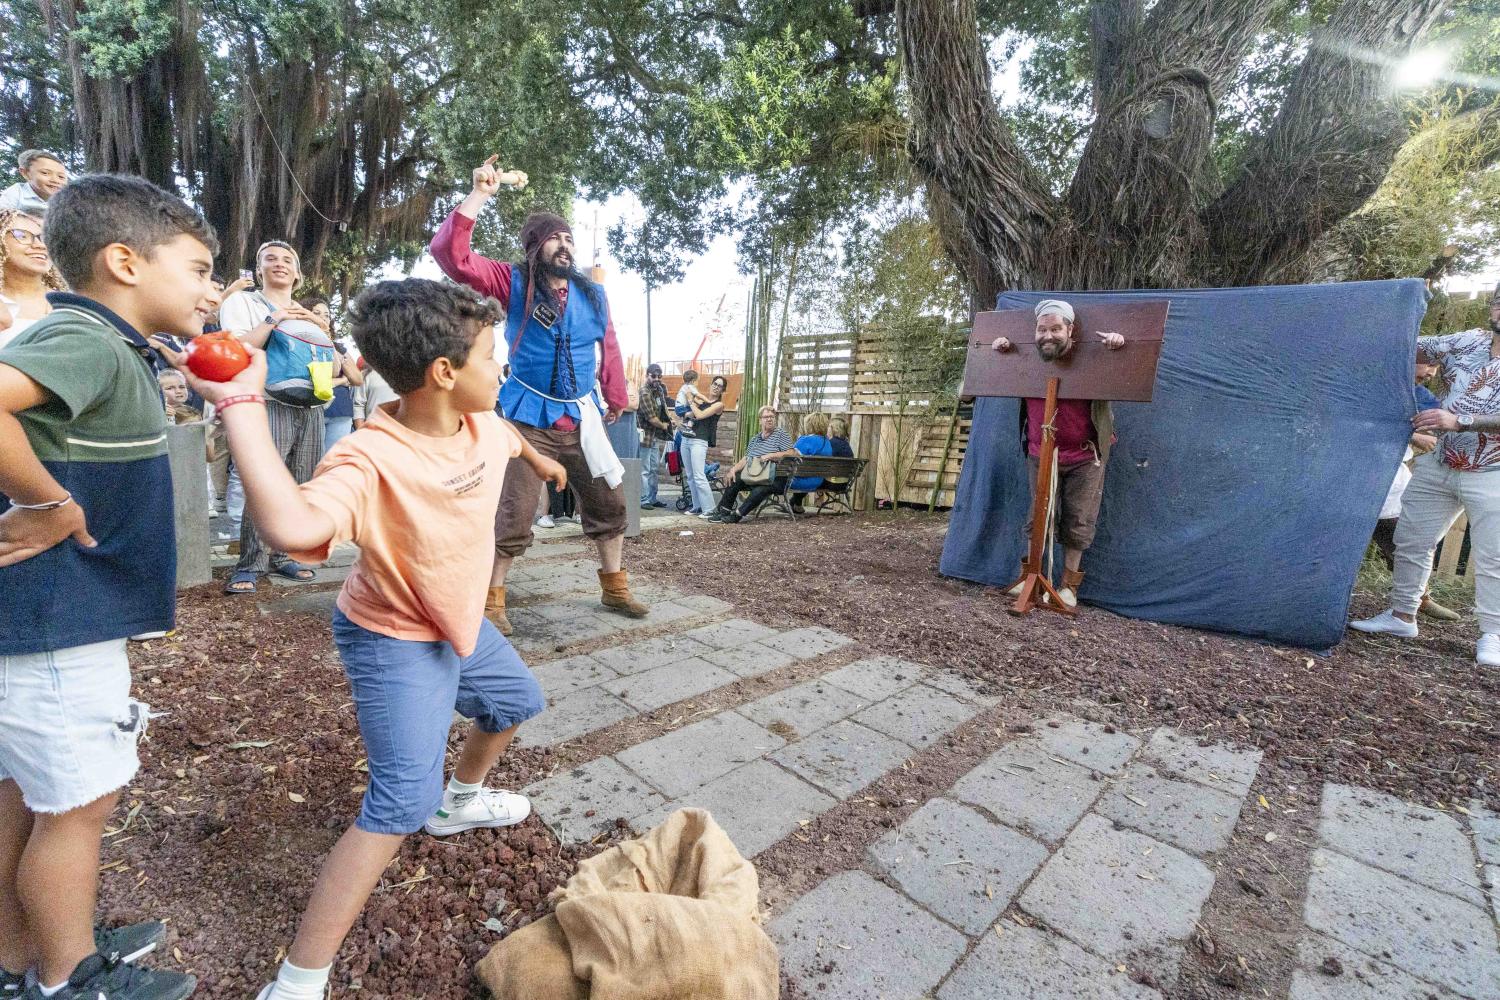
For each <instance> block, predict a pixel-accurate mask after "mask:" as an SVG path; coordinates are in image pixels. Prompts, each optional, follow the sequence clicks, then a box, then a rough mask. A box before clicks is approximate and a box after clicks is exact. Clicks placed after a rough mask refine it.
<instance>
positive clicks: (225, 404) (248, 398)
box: [214, 394, 266, 413]
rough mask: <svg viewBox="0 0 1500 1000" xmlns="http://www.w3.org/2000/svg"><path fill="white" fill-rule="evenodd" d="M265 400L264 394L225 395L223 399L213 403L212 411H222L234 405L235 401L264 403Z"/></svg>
mask: <svg viewBox="0 0 1500 1000" xmlns="http://www.w3.org/2000/svg"><path fill="white" fill-rule="evenodd" d="M265 401H266V397H264V396H256V395H250V394H247V395H244V396H225V397H224V398H223V399H221V400H219V401H218V402H217V403H215V404H214V412H215V413H223V412H224V411H225V410H227V409H229V408H230V407H231V406H234V405H235V404H236V403H264V402H265Z"/></svg>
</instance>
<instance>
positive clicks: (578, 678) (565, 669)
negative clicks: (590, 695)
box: [531, 654, 620, 699]
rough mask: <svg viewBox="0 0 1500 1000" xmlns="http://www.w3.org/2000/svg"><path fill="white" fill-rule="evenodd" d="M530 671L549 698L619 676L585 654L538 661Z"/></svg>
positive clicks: (558, 696)
mask: <svg viewBox="0 0 1500 1000" xmlns="http://www.w3.org/2000/svg"><path fill="white" fill-rule="evenodd" d="M531 672H532V674H534V675H535V676H536V679H537V683H538V684H540V685H541V686H542V693H543V694H545V695H546V696H547V697H548V698H549V699H555V698H560V697H561V696H563V695H565V694H569V693H570V692H573V691H577V690H579V689H580V688H586V687H593V686H594V685H595V684H599V683H602V682H603V681H607V680H611V679H613V678H615V677H618V676H620V675H619V674H617V673H615V671H613V670H611V669H610V668H609V667H606V666H605V665H604V664H602V663H600V662H599V661H598V660H597V659H595V658H594V657H592V656H589V655H587V654H583V655H579V656H569V657H567V658H566V659H561V660H548V661H546V662H543V663H538V664H537V665H536V666H534V667H532V668H531Z"/></svg>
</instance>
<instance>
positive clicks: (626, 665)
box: [593, 635, 710, 674]
mask: <svg viewBox="0 0 1500 1000" xmlns="http://www.w3.org/2000/svg"><path fill="white" fill-rule="evenodd" d="M709 651H710V649H709V647H708V646H705V645H704V644H703V643H701V642H698V641H696V640H694V639H689V638H688V637H687V636H685V635H664V636H658V637H657V638H655V639H643V640H641V641H640V642H631V643H626V644H625V645H623V646H611V647H610V648H608V649H601V650H597V651H595V652H594V654H593V656H594V659H596V660H598V661H599V662H600V663H602V664H604V665H605V666H606V667H609V668H610V669H611V670H613V671H615V672H616V673H619V674H638V673H640V672H642V671H644V670H650V669H651V668H652V667H660V666H665V665H666V664H668V663H676V662H678V661H679V660H685V659H687V658H688V657H690V656H702V655H703V654H704V653H707V652H709Z"/></svg>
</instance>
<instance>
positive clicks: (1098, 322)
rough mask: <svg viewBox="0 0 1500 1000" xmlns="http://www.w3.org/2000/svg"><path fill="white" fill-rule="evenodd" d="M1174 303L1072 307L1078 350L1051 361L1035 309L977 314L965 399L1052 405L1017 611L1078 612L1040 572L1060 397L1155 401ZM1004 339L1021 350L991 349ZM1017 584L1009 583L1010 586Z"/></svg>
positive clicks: (1047, 412) (966, 370)
mask: <svg viewBox="0 0 1500 1000" xmlns="http://www.w3.org/2000/svg"><path fill="white" fill-rule="evenodd" d="M1168 304H1169V303H1168V302H1167V301H1166V300H1164V299H1155V300H1143V301H1140V302H1130V303H1122V304H1113V305H1099V306H1086V307H1083V308H1079V307H1076V306H1075V307H1074V312H1075V314H1076V319H1075V322H1074V326H1073V348H1072V349H1071V350H1069V351H1068V353H1067V354H1064V355H1063V356H1062V357H1060V358H1057V359H1055V360H1053V361H1047V360H1044V359H1043V358H1042V356H1041V355H1040V354H1039V353H1038V352H1037V351H1036V350H1035V349H1034V348H1033V347H1032V344H1033V343H1035V340H1036V316H1035V314H1034V313H1033V311H1032V310H1031V309H1005V310H1001V311H998V312H982V313H979V314H978V315H976V316H975V317H974V332H973V334H972V335H971V336H970V338H969V356H968V361H967V363H966V364H965V366H964V383H963V389H962V390H961V392H962V394H963V395H964V396H1016V397H1020V398H1023V399H1024V398H1033V399H1034V398H1038V397H1040V398H1043V399H1045V400H1046V402H1045V405H1044V409H1043V414H1044V415H1043V418H1042V446H1041V453H1040V454H1039V455H1038V456H1037V460H1038V461H1037V464H1038V469H1037V477H1036V488H1035V489H1034V490H1033V491H1032V498H1031V545H1030V547H1029V548H1028V550H1027V552H1026V556H1025V558H1024V559H1023V560H1022V562H1021V577H1020V579H1019V580H1018V581H1016V583H1019V584H1020V585H1021V590H1020V593H1019V595H1018V596H1017V597H1016V603H1015V605H1014V606H1013V608H1012V610H1013V611H1015V613H1016V614H1021V615H1024V614H1027V613H1028V612H1030V611H1031V609H1032V608H1035V607H1044V608H1047V609H1049V610H1052V611H1057V612H1060V613H1061V614H1064V615H1073V614H1076V613H1077V612H1076V611H1075V610H1074V609H1073V608H1070V607H1068V606H1067V605H1065V604H1063V602H1062V599H1061V598H1060V597H1058V594H1057V591H1056V590H1055V589H1054V588H1053V586H1052V581H1051V580H1049V579H1048V578H1047V575H1046V573H1045V572H1044V571H1043V569H1042V563H1043V557H1044V556H1045V554H1046V553H1045V547H1046V538H1047V525H1048V524H1049V523H1051V519H1052V506H1053V501H1054V497H1053V494H1052V471H1053V468H1054V466H1055V465H1056V463H1057V440H1056V436H1055V434H1054V432H1053V429H1052V428H1053V423H1054V420H1055V418H1056V416H1057V401H1058V400H1059V399H1089V400H1095V399H1109V400H1126V401H1130V402H1140V403H1149V402H1150V401H1151V391H1152V388H1153V386H1154V385H1155V383H1156V363H1157V360H1158V359H1159V358H1160V357H1161V346H1162V339H1163V337H1164V336H1165V334H1166V324H1167V307H1168ZM1103 331H1110V332H1113V333H1118V334H1120V335H1121V336H1122V337H1124V338H1125V346H1124V347H1122V348H1119V349H1118V350H1113V351H1111V350H1109V349H1108V348H1106V347H1105V346H1104V344H1103V343H1101V342H1100V340H1099V337H1098V333H1100V332H1103ZM997 337H1004V338H1006V339H1007V340H1009V341H1010V342H1011V343H1012V344H1014V345H1015V350H1011V351H1006V352H1001V351H997V350H995V349H994V348H993V346H991V345H993V344H994V342H995V338H997ZM1015 585H1016V584H1015V583H1012V584H1011V585H1010V588H1007V589H1011V588H1014V587H1015Z"/></svg>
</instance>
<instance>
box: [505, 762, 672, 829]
mask: <svg viewBox="0 0 1500 1000" xmlns="http://www.w3.org/2000/svg"><path fill="white" fill-rule="evenodd" d="M522 793H523V794H525V795H526V796H527V797H528V798H530V799H531V805H532V808H533V810H535V812H536V814H537V815H538V816H540V817H541V819H542V822H544V823H546V824H547V825H548V826H549V827H551V828H552V830H553V831H554V832H556V833H557V834H558V837H559V839H566V840H587V839H589V837H591V836H593V834H594V833H596V832H597V831H599V830H602V829H607V828H609V827H612V826H613V825H614V821H615V820H616V819H628V818H629V817H631V816H639V815H640V814H641V813H643V812H646V811H647V810H649V809H652V808H654V807H656V806H659V805H664V804H665V803H666V801H667V800H666V797H665V796H663V795H661V794H660V793H658V792H657V791H655V790H654V789H652V788H651V787H650V786H649V785H647V784H646V782H644V781H642V780H641V779H640V777H638V776H637V775H635V774H632V773H631V772H630V771H628V770H626V769H625V767H624V765H622V764H621V763H620V762H619V761H617V760H615V759H614V758H613V757H600V758H599V759H597V760H592V761H589V762H588V763H587V764H584V765H582V766H580V767H576V768H573V769H572V770H570V771H560V772H558V773H557V774H554V775H552V776H551V777H549V778H543V779H542V780H541V781H538V782H534V783H533V784H531V785H528V786H527V787H526V788H524V789H522ZM589 812H592V813H593V814H594V815H592V816H588V815H586V814H587V813H589Z"/></svg>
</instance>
